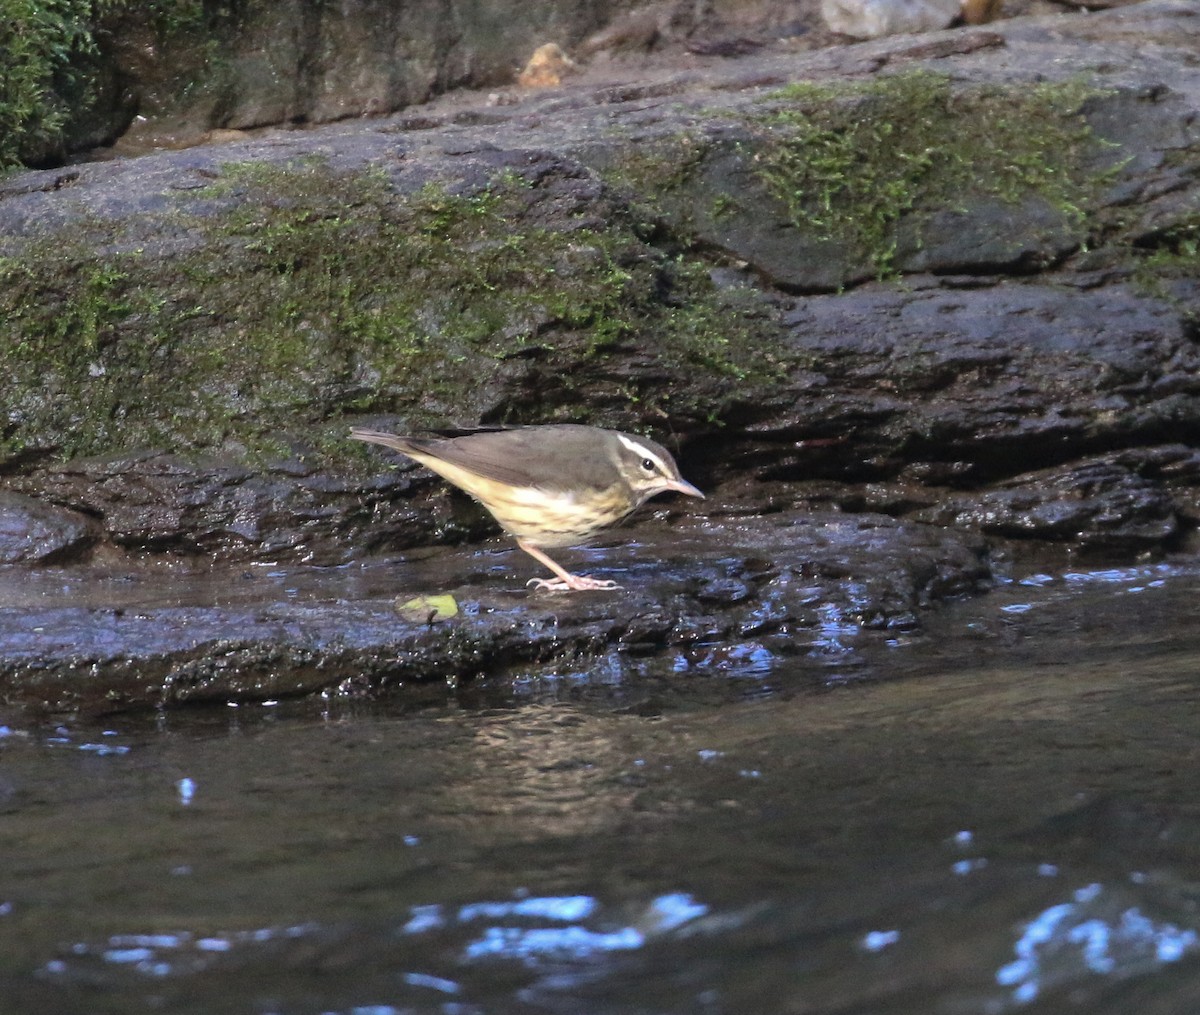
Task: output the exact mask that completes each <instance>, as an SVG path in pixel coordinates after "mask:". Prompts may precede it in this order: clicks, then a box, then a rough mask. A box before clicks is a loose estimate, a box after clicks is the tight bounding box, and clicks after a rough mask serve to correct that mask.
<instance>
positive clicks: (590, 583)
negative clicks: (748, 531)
mask: <svg viewBox="0 0 1200 1015" xmlns="http://www.w3.org/2000/svg"><path fill="white" fill-rule="evenodd" d="M350 436H351V437H353V438H355V439H356V440H360V441H369V442H370V443H372V444H382V445H383V446H384V447H388V448H392V449H394V450H396V451H399V452H400V453H401V454H404V455H407V456H408V457H409V458H412V459H414V460H415V461H417V462H420V463H421V464H422V465H424V466H425V467H426V468H427V469H430V470H432V471H433V472H436V473H437V474H438V475H439V476H441V477H442V478H443V479H447V480H449V481H450V482H451V483H453V484H454V485H455V486H457V487H458V488H459V489H460V490H464V491H466V492H467V493H469V494H470V495H471V496H472V497H474V498H475V499H476V500H477V501H479V503H480V504H482V505H483V506H484V507H485V508H487V509H488V511H490V512H491V513H492V516H493V517H494V518H495V519H496V521H498V522H499V523H500V525H501V526H502V527H503V528H504V530H505V531H506V532H508V533H509V534H511V535H512V536H515V537H516V540H517V546H519V547H520V548H521V549H522V550H524V551H525V552H526V553H528V554H529V555H530V556H531V557H533V558H534V559H535V560H538V561H540V562H541V563H543V564H545V565H546V567H548V568H549V569H550V570H551V571H553V572H554V574H555V575H556V576H557V577H556V578H534V579H532V580H531V581H530V582H529V584H530V585H533V586H534V587H536V588H542V589H552V590H555V591H565V590H567V589H577V590H583V589H615V588H620V586H619V585H617V584H616V582H612V581H605V580H601V579H597V578H588V577H586V576H585V575H574V574H571V573H570V572H569V571H566V570H564V569H563V568H562V567H560V566H559V565H558V564H556V563H555V562H554V561H553V560H551V559H550V557H548V556H547V555H546V554H545V552H543V550H544V548H545V547H554V546H574V545H576V544H578V543H584V542H587V540H588V539H590V538H591V537H592V536H594V535H595V534H596V533H597V532H599V531H600V530H601V529H604V528H606V527H608V526H609V525H613V524H615V523H616V522H619V521H620V520H621V519H622V518H624V517H625V516H626V515H628V514H629V513H630V512H631V511H633V510H634V509H635V508H637V507H638V506H639V505H641V504H642V503H643V502H644V501H646V500H648V499H649V498H650V497H653V496H654V495H655V494H658V493H665V492H667V491H668V490H675V491H677V492H678V493H685V494H687V495H688V496H689V497H703V496H704V494H702V493H701V492H700V491H699V490H697V489H696V488H695V487H694V486H692V484H691V483H689V482H687V480H685V479H684V478H683V477H682V476H681V475H680V474H679V467H678V466H677V465H676V464H675V459H674V458H672V457H671V453H670V452H669V451H668V450H667V449H666V448H664V447H662V445H660V444H656V443H655V442H654V441H652V440H649V439H647V438H645V437H638V436H635V435H634V434H627V433H618V432H617V431H616V430H601V429H600V428H599V427H594V426H579V425H577V424H573V423H562V424H554V425H547V426H526V427H516V428H513V429H510V430H486V431H480V432H478V433H471V434H467V435H465V436H462V437H400V436H396V435H394V434H388V433H380V432H379V431H377V430H360V429H358V428H355V429H353V430H351V431H350Z"/></svg>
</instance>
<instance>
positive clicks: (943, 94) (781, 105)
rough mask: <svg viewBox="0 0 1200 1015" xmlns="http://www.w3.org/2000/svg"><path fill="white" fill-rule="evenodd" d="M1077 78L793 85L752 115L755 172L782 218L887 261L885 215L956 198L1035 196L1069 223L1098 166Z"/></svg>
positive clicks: (884, 265)
mask: <svg viewBox="0 0 1200 1015" xmlns="http://www.w3.org/2000/svg"><path fill="white" fill-rule="evenodd" d="M1093 92H1094V90H1093V89H1091V88H1089V87H1088V86H1086V85H1084V84H1083V83H1082V82H1079V81H1072V82H1067V83H1057V84H1048V83H1043V84H1036V85H1032V86H1027V87H1023V88H1020V89H1014V88H1005V89H999V88H993V87H980V86H976V87H971V88H966V89H958V90H955V89H953V88H952V87H951V84H950V81H949V79H947V78H945V77H942V76H941V75H937V74H930V73H928V72H925V71H914V72H909V73H904V74H897V75H893V76H889V77H884V78H879V79H876V80H872V81H870V82H866V83H863V84H854V85H851V86H850V87H849V88H847V87H846V86H845V85H841V86H838V87H832V86H827V85H818V84H813V83H801V84H796V85H792V86H790V87H788V88H785V89H782V90H781V91H779V92H777V93H775V95H773V96H772V97H771V98H770V99H769V100H768V102H769V104H770V105H771V106H772V108H771V109H770V111H768V112H765V113H763V114H762V115H761V117H760V118H759V120H758V124H759V128H760V138H761V148H760V150H759V151H758V152H757V153H756V166H757V170H756V171H757V174H758V176H759V178H760V179H761V180H762V181H763V183H764V184H765V185H766V188H767V190H768V191H769V192H770V193H771V194H772V195H773V196H774V197H775V198H776V199H777V200H779V201H780V202H782V204H783V205H784V207H785V208H786V209H787V214H788V217H789V219H790V220H791V221H792V223H793V224H795V225H797V226H800V227H803V228H806V229H809V230H812V231H814V232H815V233H816V234H817V235H818V236H820V237H823V238H831V239H832V238H836V239H839V240H842V241H848V242H849V244H850V245H851V246H852V247H853V248H855V249H856V250H857V251H858V252H859V253H860V254H862V255H864V256H865V257H867V258H868V259H869V261H870V262H871V264H872V265H873V266H874V268H875V269H876V271H877V272H878V273H880V274H887V273H889V272H890V271H891V270H892V261H893V257H894V255H895V250H896V239H897V232H896V224H897V223H898V221H899V220H900V218H901V217H902V216H904V215H906V214H908V213H910V212H912V211H913V210H914V209H919V208H926V209H928V208H937V207H946V206H949V207H954V206H955V205H956V204H957V205H958V206H960V207H962V206H963V205H965V204H966V202H967V195H970V196H971V198H972V199H976V200H977V199H978V198H979V197H980V196H983V197H991V198H996V199H999V200H1001V201H1004V202H1008V203H1012V204H1017V203H1019V202H1021V201H1023V200H1026V199H1027V198H1029V197H1031V196H1037V197H1038V198H1040V199H1041V200H1043V201H1045V202H1046V203H1047V204H1049V205H1050V206H1051V207H1054V208H1056V209H1058V210H1059V211H1060V212H1061V213H1062V214H1063V216H1064V217H1065V218H1067V219H1068V220H1070V221H1072V222H1074V223H1075V224H1079V223H1081V222H1082V220H1083V215H1084V207H1085V204H1086V202H1087V199H1088V197H1089V196H1090V195H1091V194H1093V193H1094V192H1095V189H1096V186H1097V184H1098V182H1099V181H1098V179H1097V174H1096V173H1095V171H1094V170H1092V169H1091V168H1090V167H1089V160H1088V159H1087V158H1085V154H1086V152H1087V150H1088V149H1089V146H1092V145H1094V144H1095V143H1096V142H1095V139H1094V138H1093V136H1092V131H1091V129H1090V127H1089V126H1088V125H1087V122H1086V121H1085V120H1084V118H1083V116H1082V115H1081V112H1080V110H1081V107H1082V105H1083V103H1084V100H1085V99H1086V98H1087V97H1088V96H1089V95H1090V94H1093Z"/></svg>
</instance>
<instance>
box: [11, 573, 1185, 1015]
mask: <svg viewBox="0 0 1200 1015" xmlns="http://www.w3.org/2000/svg"><path fill="white" fill-rule="evenodd" d="M1198 593H1200V567H1197V566H1196V565H1195V562H1182V563H1174V564H1161V565H1153V566H1145V567H1133V568H1126V569H1115V570H1110V571H1104V570H1079V571H1075V572H1069V571H1061V570H1060V571H1058V572H1047V573H1038V572H1037V571H1036V570H1030V571H1029V572H1028V573H1026V574H1025V575H1024V576H1023V577H1021V578H1020V579H1019V580H1014V581H1012V582H1011V583H1010V584H1008V585H1006V586H1004V587H1002V588H999V589H997V590H995V591H994V592H992V593H990V594H988V595H986V596H982V597H979V598H976V599H972V600H970V601H965V602H960V603H954V604H951V605H949V606H945V607H942V608H940V609H939V610H937V611H936V612H935V613H934V614H932V615H931V616H930V617H928V618H927V624H926V626H925V632H924V634H922V635H921V636H920V637H918V638H915V639H912V640H911V641H910V642H908V643H905V644H896V643H889V644H885V643H884V642H883V641H882V640H876V641H872V642H871V643H870V644H863V645H859V644H857V643H856V641H855V636H854V632H853V631H852V630H838V631H831V632H830V637H829V639H827V641H826V642H825V643H824V645H823V646H822V647H821V648H820V649H819V650H817V651H814V653H813V654H812V655H810V656H807V657H803V658H800V659H789V660H787V661H786V666H785V665H784V664H778V665H776V664H774V663H772V662H770V661H766V662H763V661H756V660H754V659H747V660H744V661H743V664H742V665H739V666H719V667H718V666H714V667H713V668H712V669H711V671H706V670H705V668H704V667H703V666H699V667H697V666H692V667H690V668H687V669H684V670H681V669H679V668H678V667H676V666H674V665H673V664H672V662H671V660H669V659H665V660H661V661H659V662H657V663H647V670H646V673H645V674H644V677H643V678H640V679H636V680H635V679H634V678H632V677H631V676H630V675H629V674H628V673H623V674H616V675H614V677H613V679H612V680H611V681H607V682H606V681H600V682H597V681H596V680H591V681H580V680H577V679H572V678H571V677H570V675H568V674H563V675H561V677H559V678H556V677H554V676H553V675H551V676H547V675H546V673H544V672H540V673H539V674H538V675H536V677H533V676H531V677H530V678H529V679H528V680H518V681H516V683H515V684H514V683H513V682H511V681H506V682H498V683H496V684H495V685H494V686H489V685H486V684H484V685H470V686H466V685H464V686H462V687H459V688H457V689H447V690H446V691H445V693H444V694H440V695H435V696H432V698H431V699H430V700H427V701H425V702H424V703H423V704H415V703H413V702H412V701H410V700H408V699H406V698H402V697H401V696H398V695H397V696H393V697H389V698H386V699H383V700H374V701H369V702H364V701H354V700H342V699H336V698H334V699H330V700H326V701H315V702H314V701H308V702H296V703H287V702H268V703H264V704H256V705H242V706H241V707H237V708H234V707H223V708H206V709H181V710H176V711H170V712H166V713H162V714H157V715H149V716H146V715H142V716H136V715H134V716H117V717H110V718H108V719H106V720H102V721H84V720H78V721H75V720H72V721H45V720H37V719H32V718H29V717H28V716H26V715H19V714H14V715H12V716H10V717H8V718H7V719H4V720H3V721H0V1012H4V1013H9V1012H12V1013H33V1012H56V1013H60V1015H61V1013H88V1015H106V1013H113V1015H116V1013H120V1015H129V1013H135V1012H203V1013H207V1015H224V1013H229V1015H266V1013H280V1015H292V1013H295V1015H307V1013H325V1012H329V1013H338V1015H398V1013H409V1012H415V1013H426V1012H429V1013H435V1012H436V1013H444V1015H473V1013H480V1015H483V1013H507V1012H514V1013H515V1012H531V1013H532V1012H551V1013H554V1012H586V1013H608V1012H612V1013H617V1012H620V1013H630V1012H636V1013H647V1015H651V1013H653V1015H658V1013H701V1015H706V1013H714V1015H715V1013H726V1012H729V1013H735V1012H736V1013H759V1015H765V1013H794V1015H802V1013H864V1015H866V1013H872V1015H890V1013H911V1015H941V1013H984V1015H991V1013H1003V1012H1010V1011H1013V1012H1016V1011H1020V1012H1038V1013H1043V1012H1063V1011H1081V1012H1088V1013H1093V1015H1094V1013H1112V1015H1118V1013H1119V1015H1127V1013H1128V1012H1131V1011H1135V1010H1136V1011H1138V1012H1139V1015H1147V1013H1151V1015H1153V1013H1159V1012H1161V1013H1164V1015H1165V1013H1181V1012H1191V1011H1197V1010H1200V881H1198V878H1200V791H1198V789H1197V785H1198V777H1200V696H1198V695H1197V690H1196V689H1197V682H1198V679H1200V633H1198V629H1197V625H1196V624H1195V621H1194V618H1195V603H1196V601H1197V596H1198ZM656 666H657V667H658V668H657V669H656V668H655V667H656Z"/></svg>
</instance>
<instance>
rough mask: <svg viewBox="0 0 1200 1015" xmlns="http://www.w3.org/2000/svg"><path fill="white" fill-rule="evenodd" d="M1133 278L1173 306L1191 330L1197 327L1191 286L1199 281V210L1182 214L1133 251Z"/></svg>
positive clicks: (1198, 320) (1199, 318) (1199, 317)
mask: <svg viewBox="0 0 1200 1015" xmlns="http://www.w3.org/2000/svg"><path fill="white" fill-rule="evenodd" d="M1133 254H1134V262H1133V264H1134V270H1133V277H1134V281H1135V282H1136V283H1137V284H1138V286H1139V287H1140V288H1141V289H1142V290H1143V291H1144V292H1147V293H1149V294H1150V295H1151V296H1156V297H1158V298H1159V299H1163V300H1167V301H1168V302H1170V303H1172V304H1174V305H1176V306H1177V307H1178V308H1179V311H1180V312H1181V314H1182V315H1183V317H1184V320H1186V321H1187V322H1188V324H1189V326H1190V327H1191V328H1193V329H1195V328H1197V327H1198V326H1200V310H1197V308H1196V306H1195V302H1194V297H1193V295H1192V288H1193V285H1194V283H1195V282H1196V281H1197V280H1200V213H1193V214H1190V215H1184V216H1183V217H1181V218H1180V220H1179V221H1178V222H1176V223H1174V224H1173V225H1172V226H1170V228H1167V229H1164V230H1163V231H1161V232H1160V233H1158V234H1157V235H1155V236H1153V237H1152V238H1150V239H1149V240H1148V241H1147V243H1146V244H1145V245H1144V246H1143V247H1141V248H1138V249H1135V250H1134V251H1133Z"/></svg>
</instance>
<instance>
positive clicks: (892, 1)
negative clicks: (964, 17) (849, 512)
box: [821, 0, 961, 39]
mask: <svg viewBox="0 0 1200 1015" xmlns="http://www.w3.org/2000/svg"><path fill="white" fill-rule="evenodd" d="M960 13H961V5H960V0H821V14H822V16H823V17H824V18H825V23H826V24H827V25H828V26H829V28H830V29H831V30H832V31H835V32H838V33H839V34H841V35H849V36H850V37H851V38H854V39H879V38H882V37H883V36H885V35H901V34H904V33H908V32H936V31H938V30H939V29H942V28H948V27H949V26H950V24H951V23H952V22H953V21H954V19H955V18H957V17H958V16H959V15H960Z"/></svg>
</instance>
